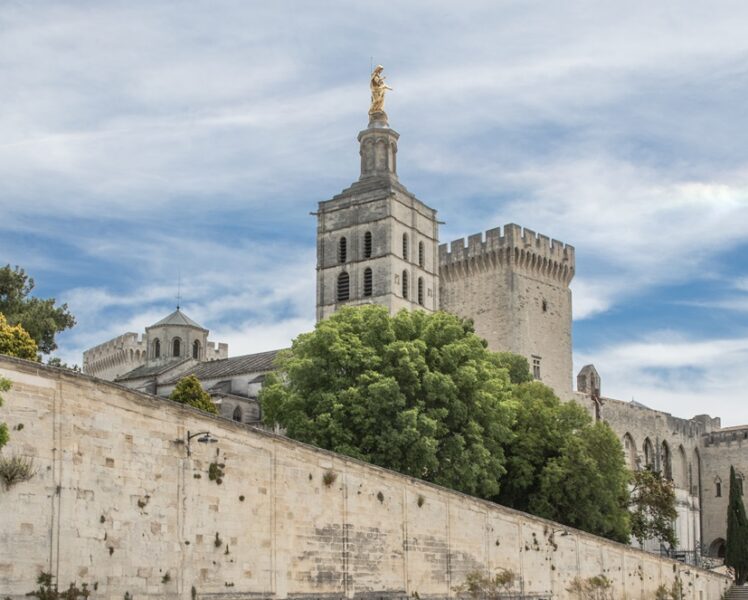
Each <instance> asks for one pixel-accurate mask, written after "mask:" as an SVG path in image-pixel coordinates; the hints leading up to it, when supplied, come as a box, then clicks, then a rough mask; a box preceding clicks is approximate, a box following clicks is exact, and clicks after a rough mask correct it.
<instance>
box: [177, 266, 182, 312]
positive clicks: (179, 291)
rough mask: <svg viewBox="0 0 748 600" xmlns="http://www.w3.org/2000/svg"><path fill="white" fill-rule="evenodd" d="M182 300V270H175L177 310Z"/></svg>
mask: <svg viewBox="0 0 748 600" xmlns="http://www.w3.org/2000/svg"><path fill="white" fill-rule="evenodd" d="M181 300H182V270H181V269H180V270H179V271H177V310H179V304H180V302H181Z"/></svg>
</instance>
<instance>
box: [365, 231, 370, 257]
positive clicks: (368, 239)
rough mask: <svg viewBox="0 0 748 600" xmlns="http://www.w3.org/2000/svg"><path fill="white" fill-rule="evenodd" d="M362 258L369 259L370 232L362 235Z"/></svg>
mask: <svg viewBox="0 0 748 600" xmlns="http://www.w3.org/2000/svg"><path fill="white" fill-rule="evenodd" d="M364 258H371V231H367V232H366V233H365V234H364Z"/></svg>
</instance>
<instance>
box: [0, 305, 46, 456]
mask: <svg viewBox="0 0 748 600" xmlns="http://www.w3.org/2000/svg"><path fill="white" fill-rule="evenodd" d="M0 354H5V355H7V356H15V357H16V358H25V359H28V360H37V355H36V342H34V340H32V339H31V336H29V334H28V333H26V332H25V331H24V329H23V327H21V326H20V325H15V326H12V325H8V322H7V321H6V320H5V316H4V315H3V314H2V313H0ZM12 385H13V384H12V382H11V381H10V379H6V378H5V377H0V392H7V391H8V390H10V388H11V386H12ZM2 405H3V397H2V396H0V406H2ZM9 439H10V436H9V435H8V426H7V425H6V424H5V423H0V449H1V448H2V447H3V446H5V444H7V443H8V440H9Z"/></svg>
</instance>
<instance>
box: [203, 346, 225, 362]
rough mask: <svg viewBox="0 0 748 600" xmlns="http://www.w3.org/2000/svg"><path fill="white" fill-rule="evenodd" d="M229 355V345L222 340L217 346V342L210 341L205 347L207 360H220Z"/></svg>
mask: <svg viewBox="0 0 748 600" xmlns="http://www.w3.org/2000/svg"><path fill="white" fill-rule="evenodd" d="M228 357H229V345H228V344H225V343H223V342H220V343H219V344H218V345H217V346H216V343H215V342H208V343H207V345H206V347H205V360H219V359H221V358H228Z"/></svg>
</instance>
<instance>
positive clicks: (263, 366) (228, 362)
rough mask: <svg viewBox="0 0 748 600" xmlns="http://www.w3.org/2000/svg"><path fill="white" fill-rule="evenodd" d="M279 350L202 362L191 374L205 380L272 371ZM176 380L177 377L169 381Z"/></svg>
mask: <svg viewBox="0 0 748 600" xmlns="http://www.w3.org/2000/svg"><path fill="white" fill-rule="evenodd" d="M278 352H280V350H270V351H268V352H258V353H257V354H245V355H244V356H234V357H232V358H223V359H221V360H211V361H208V362H202V363H200V364H197V365H195V368H194V369H192V370H190V371H189V374H190V375H195V377H197V378H198V379H200V380H201V381H204V380H206V379H219V378H221V377H233V376H234V375H244V374H246V373H261V372H267V371H272V370H273V369H274V368H275V367H274V365H273V361H274V360H275V357H276V356H277V355H278ZM176 381H177V380H176V379H175V380H174V381H170V382H169V383H174V382H176Z"/></svg>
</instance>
